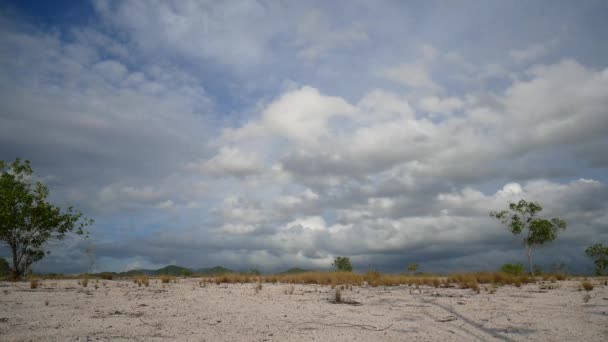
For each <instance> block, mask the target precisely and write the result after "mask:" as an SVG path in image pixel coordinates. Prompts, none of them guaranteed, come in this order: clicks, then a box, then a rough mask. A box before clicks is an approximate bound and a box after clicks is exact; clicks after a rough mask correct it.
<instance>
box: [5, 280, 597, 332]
mask: <svg viewBox="0 0 608 342" xmlns="http://www.w3.org/2000/svg"><path fill="white" fill-rule="evenodd" d="M103 284H105V285H103ZM595 284H596V286H595V289H594V290H593V291H591V292H585V291H579V290H578V286H579V282H578V281H563V282H559V283H558V284H557V285H558V286H559V287H558V288H557V289H553V290H547V291H540V290H539V286H540V285H539V284H530V285H524V286H522V287H521V288H515V287H512V286H504V287H500V288H498V290H497V291H496V293H494V294H490V293H488V292H487V291H485V290H482V292H481V294H476V293H475V292H473V291H472V290H466V289H434V288H428V287H423V288H421V290H415V289H411V288H409V287H406V286H399V287H387V288H385V287H377V288H371V287H354V288H353V290H352V291H349V290H345V291H343V297H344V298H345V299H347V300H354V301H358V302H360V303H361V304H362V305H359V306H354V305H345V304H332V303H330V302H329V300H328V299H329V298H330V297H332V295H333V293H334V290H331V289H330V287H329V286H315V285H296V286H295V293H294V294H293V295H287V294H284V293H283V292H284V289H285V288H287V286H288V285H284V284H263V288H262V290H261V291H259V293H257V294H256V293H255V291H254V284H233V285H225V284H223V285H215V284H209V285H207V286H206V287H202V286H200V285H199V284H198V280H197V279H182V280H180V282H179V283H178V284H175V283H173V284H167V285H166V286H164V287H163V285H162V284H161V283H160V281H158V280H152V281H151V283H150V287H138V286H137V285H136V284H134V283H133V282H130V281H126V280H111V281H101V280H100V281H99V282H98V284H97V285H98V286H99V288H97V289H95V288H94V285H95V281H90V282H89V285H88V287H87V288H82V287H81V286H79V285H78V284H77V281H76V280H45V281H43V282H42V285H41V286H40V287H39V288H38V289H35V290H30V288H29V283H26V282H21V283H8V282H2V283H0V340H2V341H96V340H112V341H121V340H122V341H124V340H129V341H131V340H136V341H161V340H162V341H164V340H171V341H406V340H407V341H476V340H477V341H492V340H506V341H608V287H606V286H603V285H599V282H598V281H597V280H595ZM482 288H483V286H482ZM586 294H589V295H590V296H591V298H590V299H589V301H588V302H585V301H584V300H583V297H584V296H585V295H586ZM47 303H48V305H47Z"/></svg>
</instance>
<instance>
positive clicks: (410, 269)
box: [407, 264, 418, 274]
mask: <svg viewBox="0 0 608 342" xmlns="http://www.w3.org/2000/svg"><path fill="white" fill-rule="evenodd" d="M407 271H408V272H409V273H411V274H413V273H416V271H418V264H409V265H407Z"/></svg>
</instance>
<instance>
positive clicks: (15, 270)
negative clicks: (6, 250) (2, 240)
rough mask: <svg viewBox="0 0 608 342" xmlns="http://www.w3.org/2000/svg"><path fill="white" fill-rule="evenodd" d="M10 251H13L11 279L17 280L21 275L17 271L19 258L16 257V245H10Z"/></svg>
mask: <svg viewBox="0 0 608 342" xmlns="http://www.w3.org/2000/svg"><path fill="white" fill-rule="evenodd" d="M11 251H12V252H13V279H14V280H18V279H19V278H20V277H21V274H20V272H19V262H18V260H19V258H17V246H16V245H13V246H11Z"/></svg>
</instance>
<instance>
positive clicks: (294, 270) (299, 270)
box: [278, 267, 312, 274]
mask: <svg viewBox="0 0 608 342" xmlns="http://www.w3.org/2000/svg"><path fill="white" fill-rule="evenodd" d="M306 272H312V271H311V270H306V269H303V268H299V267H292V268H290V269H288V270H287V271H283V272H280V273H278V274H296V273H306Z"/></svg>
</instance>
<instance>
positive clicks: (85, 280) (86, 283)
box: [80, 277, 89, 287]
mask: <svg viewBox="0 0 608 342" xmlns="http://www.w3.org/2000/svg"><path fill="white" fill-rule="evenodd" d="M80 285H82V287H87V286H88V285H89V277H84V278H83V279H82V280H81V281H80Z"/></svg>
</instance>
